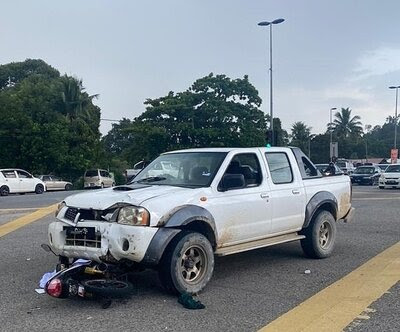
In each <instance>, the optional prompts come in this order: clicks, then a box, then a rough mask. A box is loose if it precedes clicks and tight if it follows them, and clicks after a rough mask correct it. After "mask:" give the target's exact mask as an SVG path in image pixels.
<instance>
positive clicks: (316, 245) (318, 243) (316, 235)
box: [301, 210, 336, 258]
mask: <svg viewBox="0 0 400 332" xmlns="http://www.w3.org/2000/svg"><path fill="white" fill-rule="evenodd" d="M303 234H304V235H305V236H306V238H305V239H302V240H301V247H302V248H303V251H304V253H305V254H306V255H307V256H309V257H311V258H326V257H329V256H330V255H331V254H332V252H333V249H334V246H335V240H336V221H335V219H334V218H333V216H332V214H331V213H329V212H328V211H324V210H323V211H320V212H319V213H318V212H317V215H316V216H315V217H313V220H311V223H310V225H309V226H308V227H307V228H306V229H305V230H304V231H303Z"/></svg>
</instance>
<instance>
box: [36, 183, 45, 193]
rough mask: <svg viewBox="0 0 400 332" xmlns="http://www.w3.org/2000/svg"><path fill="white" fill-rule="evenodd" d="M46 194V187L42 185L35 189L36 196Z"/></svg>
mask: <svg viewBox="0 0 400 332" xmlns="http://www.w3.org/2000/svg"><path fill="white" fill-rule="evenodd" d="M43 192H44V187H43V186H42V185H41V184H37V185H36V187H35V193H36V194H43Z"/></svg>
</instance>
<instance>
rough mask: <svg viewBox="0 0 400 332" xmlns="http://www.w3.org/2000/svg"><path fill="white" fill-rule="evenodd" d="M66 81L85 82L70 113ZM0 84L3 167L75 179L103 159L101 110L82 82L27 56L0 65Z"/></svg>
mask: <svg viewBox="0 0 400 332" xmlns="http://www.w3.org/2000/svg"><path fill="white" fill-rule="evenodd" d="M6 77H7V80H6ZM6 81H7V82H6ZM66 81H68V82H75V83H76V82H80V83H79V84H78V87H79V89H77V90H76V91H75V98H76V99H75V100H78V101H79V104H77V105H78V106H77V107H76V108H75V109H74V110H73V111H71V112H69V111H68V112H66V109H67V107H66V104H65V100H66V99H63V93H64V92H65V82H66ZM4 82H6V83H4ZM0 84H2V85H0V86H1V88H0V114H1V118H2V121H0V146H1V149H0V168H2V167H19V168H24V169H27V170H28V171H31V172H34V173H35V174H38V173H56V174H58V175H62V176H65V177H67V178H69V179H74V178H77V177H78V176H80V175H82V174H83V172H84V170H85V168H87V167H90V166H91V165H94V164H96V163H97V162H98V160H97V159H98V158H99V156H100V155H101V153H99V149H101V147H100V145H99V144H100V132H99V123H100V109H99V108H98V107H97V106H96V105H94V104H93V103H92V98H91V96H89V95H88V94H87V93H86V92H85V91H83V90H84V89H83V87H82V83H81V81H78V80H76V79H75V78H72V77H68V76H66V75H65V76H63V77H60V74H59V72H58V71H57V70H55V69H54V68H52V67H51V66H49V65H47V64H46V63H45V62H44V61H42V60H26V61H24V62H20V63H19V62H17V63H11V64H7V65H2V66H0Z"/></svg>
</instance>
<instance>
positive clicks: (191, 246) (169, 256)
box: [159, 232, 214, 294]
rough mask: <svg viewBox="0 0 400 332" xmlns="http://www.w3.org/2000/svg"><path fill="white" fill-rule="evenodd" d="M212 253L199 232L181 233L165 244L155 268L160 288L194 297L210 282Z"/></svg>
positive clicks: (208, 244) (212, 262) (212, 269)
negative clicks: (158, 265)
mask: <svg viewBox="0 0 400 332" xmlns="http://www.w3.org/2000/svg"><path fill="white" fill-rule="evenodd" d="M213 271H214V252H213V249H212V246H211V244H210V242H209V241H208V239H207V238H206V237H205V236H203V235H202V234H200V233H195V232H191V233H187V232H182V233H181V234H179V235H178V236H177V237H176V238H175V239H173V240H172V242H171V243H170V245H168V247H167V249H166V251H165V253H164V256H163V258H162V260H161V263H160V267H159V277H160V280H161V283H162V284H163V286H164V288H166V289H167V290H168V291H170V292H172V293H181V294H182V293H189V294H196V293H198V292H200V291H201V290H202V289H203V288H204V287H205V286H206V285H207V283H208V282H209V281H210V279H211V276H212V274H213Z"/></svg>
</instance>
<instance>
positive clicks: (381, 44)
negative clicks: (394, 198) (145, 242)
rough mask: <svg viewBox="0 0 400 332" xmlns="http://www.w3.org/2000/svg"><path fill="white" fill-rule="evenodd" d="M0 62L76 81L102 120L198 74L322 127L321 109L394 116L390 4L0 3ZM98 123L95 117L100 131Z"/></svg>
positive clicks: (399, 72)
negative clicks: (270, 25)
mask: <svg viewBox="0 0 400 332" xmlns="http://www.w3.org/2000/svg"><path fill="white" fill-rule="evenodd" d="M0 5H1V7H0V8H1V19H0V63H1V64H6V63H9V62H13V61H23V60H25V59H26V58H41V59H43V60H45V61H46V62H47V63H49V64H50V65H52V66H53V67H55V68H57V69H58V70H59V71H60V72H61V73H62V74H63V73H67V74H68V75H74V76H77V77H78V78H82V79H83V83H84V86H85V87H86V88H87V91H88V92H89V93H90V94H95V93H98V94H100V98H99V99H98V100H97V101H96V103H97V104H98V105H99V106H100V107H101V111H102V118H110V119H120V118H122V117H127V118H134V117H135V116H137V115H139V114H140V113H142V112H143V111H144V110H145V108H144V105H143V102H144V101H145V99H146V98H156V97H160V96H164V95H166V94H167V93H168V92H169V91H175V92H179V91H183V90H185V89H187V88H188V87H189V86H190V85H191V84H192V83H193V82H194V81H195V80H196V79H198V78H200V77H203V76H205V75H207V74H209V73H210V72H213V73H215V74H226V75H228V76H229V77H231V78H237V77H243V75H246V74H248V75H249V80H250V82H251V83H252V84H253V85H255V87H256V88H257V89H258V91H259V93H260V96H261V98H262V99H263V105H262V109H263V111H265V112H269V103H268V101H269V94H268V92H269V79H268V66H269V58H268V45H269V39H268V36H269V35H268V31H267V29H266V27H263V28H262V27H259V26H257V23H258V22H259V21H263V20H273V19H276V18H280V17H282V18H284V19H285V22H284V23H282V24H279V25H277V26H274V35H273V43H274V90H275V92H274V104H275V107H274V116H276V117H279V118H281V119H282V122H283V126H284V128H286V129H290V127H291V125H292V124H293V123H294V122H295V121H304V122H305V123H306V124H307V125H309V126H311V127H312V128H313V132H314V133H319V132H322V131H324V130H325V129H326V124H327V122H328V121H329V109H330V108H331V107H338V108H340V107H350V108H351V109H352V110H353V113H354V114H358V115H360V116H361V118H362V122H363V124H364V125H365V124H372V125H376V124H383V123H384V121H385V119H386V117H387V116H389V115H393V114H394V104H395V94H394V91H393V90H389V89H388V86H389V85H393V84H395V85H400V1H399V0H375V1H373V0H359V1H355V0H354V1H351V0H335V1H324V0H310V1H306V0H303V1H302V0H290V1H289V0H275V1H272V0H264V1H262V0H251V1H250V0H219V1H216V0H213V1H211V0H202V1H190V0H181V1H178V0H174V1H167V0H162V1H161V0H159V1H140V2H139V1H133V0H132V1H128V0H127V1H122V0H113V1H111V0H109V1H100V0H85V1H82V0H79V1H78V0H68V1H54V0H47V1H45V0H35V1H31V0H26V1H21V0H8V1H7V0H0ZM110 127H111V124H110V123H107V122H102V124H101V131H102V133H103V134H105V133H106V132H107V131H108V130H109V129H110Z"/></svg>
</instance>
